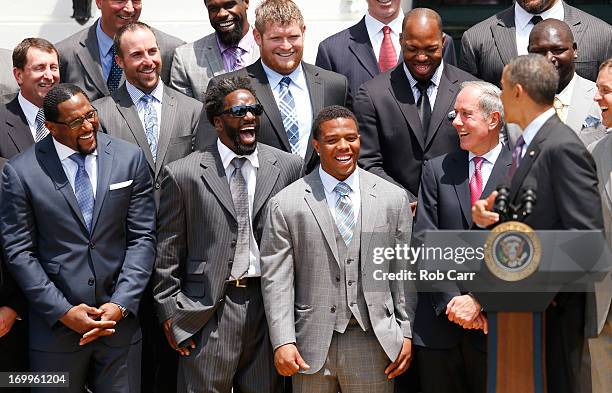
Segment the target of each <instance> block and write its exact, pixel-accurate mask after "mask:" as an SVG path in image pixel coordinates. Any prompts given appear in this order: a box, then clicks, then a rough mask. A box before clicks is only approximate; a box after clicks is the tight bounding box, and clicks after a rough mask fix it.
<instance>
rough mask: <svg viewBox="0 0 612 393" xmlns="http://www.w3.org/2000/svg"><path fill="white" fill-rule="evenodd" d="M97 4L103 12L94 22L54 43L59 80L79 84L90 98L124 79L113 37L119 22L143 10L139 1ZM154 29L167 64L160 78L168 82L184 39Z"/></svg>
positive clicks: (132, 19) (109, 90)
mask: <svg viewBox="0 0 612 393" xmlns="http://www.w3.org/2000/svg"><path fill="white" fill-rule="evenodd" d="M96 5H97V6H98V9H100V12H101V14H102V16H101V17H100V19H98V20H97V21H96V23H94V24H93V25H91V27H88V28H86V29H83V30H81V31H79V32H77V33H75V34H73V35H71V36H70V37H68V38H66V39H64V40H62V41H60V42H58V43H57V49H58V50H59V52H60V54H61V56H60V61H61V63H60V71H61V76H62V81H64V82H70V83H74V84H75V85H77V86H79V87H80V88H81V89H83V90H84V91H85V93H87V96H88V97H89V99H90V100H92V101H93V100H97V99H98V98H101V97H105V96H107V95H109V94H110V93H112V92H113V91H115V90H116V89H117V88H119V86H120V85H121V83H122V82H123V81H124V80H125V77H124V75H123V72H122V71H121V68H120V67H119V66H118V65H117V63H116V61H115V53H114V50H113V37H114V36H115V34H116V33H117V30H119V28H120V27H121V26H125V25H127V24H129V23H132V22H136V21H138V18H139V17H140V12H141V11H142V1H133V0H126V1H115V0H96ZM153 31H154V33H155V36H156V37H157V42H158V43H159V47H160V51H161V57H162V61H163V62H164V64H166V68H165V70H164V71H163V72H162V74H161V78H162V80H163V81H164V83H166V84H168V83H169V82H170V68H171V66H172V54H173V53H174V49H175V48H176V47H177V46H179V45H182V44H184V43H185V42H184V41H182V40H180V39H178V38H176V37H173V36H171V35H169V34H166V33H164V32H161V31H159V30H157V29H154V30H153Z"/></svg>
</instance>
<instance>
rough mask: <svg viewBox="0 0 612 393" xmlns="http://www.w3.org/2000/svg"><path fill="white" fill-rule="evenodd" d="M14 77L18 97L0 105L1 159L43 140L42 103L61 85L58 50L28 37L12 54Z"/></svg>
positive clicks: (37, 39) (44, 42)
mask: <svg viewBox="0 0 612 393" xmlns="http://www.w3.org/2000/svg"><path fill="white" fill-rule="evenodd" d="M13 75H14V76H15V80H16V81H17V84H18V85H19V94H17V96H16V97H15V98H14V99H13V100H11V101H9V102H8V103H6V104H4V105H0V157H4V158H7V159H8V158H11V157H13V156H14V155H15V154H17V153H21V152H22V151H24V150H26V149H27V148H28V147H30V146H32V145H33V144H34V141H39V140H41V139H43V138H44V137H45V136H47V134H48V133H49V131H48V130H47V128H46V127H45V116H44V113H43V110H42V106H43V100H44V98H45V96H46V95H47V93H48V92H49V90H51V88H52V87H53V86H55V85H56V84H58V83H59V79H60V72H59V59H58V54H57V50H56V49H55V47H54V46H53V44H51V43H50V42H49V41H47V40H44V39H42V38H26V39H24V40H23V41H21V42H20V43H19V45H17V46H16V47H15V50H14V51H13Z"/></svg>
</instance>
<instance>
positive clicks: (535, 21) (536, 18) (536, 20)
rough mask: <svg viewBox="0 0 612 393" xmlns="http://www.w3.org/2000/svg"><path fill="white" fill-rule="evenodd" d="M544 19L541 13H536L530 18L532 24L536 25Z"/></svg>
mask: <svg viewBox="0 0 612 393" xmlns="http://www.w3.org/2000/svg"><path fill="white" fill-rule="evenodd" d="M543 20H544V19H542V17H541V16H540V15H534V16H533V17H532V18H531V19H529V22H531V24H532V25H534V26H535V25H537V24H538V23H540V22H542V21H543Z"/></svg>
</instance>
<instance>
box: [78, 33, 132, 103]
mask: <svg viewBox="0 0 612 393" xmlns="http://www.w3.org/2000/svg"><path fill="white" fill-rule="evenodd" d="M97 25H98V23H97V22H96V23H94V24H93V25H91V27H90V28H89V31H88V32H87V37H86V38H85V40H83V41H81V42H79V44H80V45H81V48H79V50H78V51H77V53H76V55H77V57H78V58H79V61H80V62H81V64H82V65H83V71H84V72H86V73H87V75H89V78H90V79H91V80H92V82H93V83H94V85H96V88H97V89H98V90H99V91H100V92H101V93H102V95H103V96H107V95H109V94H110V92H109V91H108V86H106V81H105V80H104V74H103V72H102V62H101V61H100V47H99V46H98V37H97V35H96V26H97ZM121 80H124V76H123V73H122V76H121Z"/></svg>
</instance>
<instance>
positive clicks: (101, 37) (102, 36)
mask: <svg viewBox="0 0 612 393" xmlns="http://www.w3.org/2000/svg"><path fill="white" fill-rule="evenodd" d="M96 37H97V38H98V48H100V52H102V53H104V54H105V55H107V54H108V52H109V51H110V50H111V48H112V46H113V39H112V37H110V36H109V35H108V34H106V33H105V32H104V31H103V30H102V19H98V23H97V24H96Z"/></svg>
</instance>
